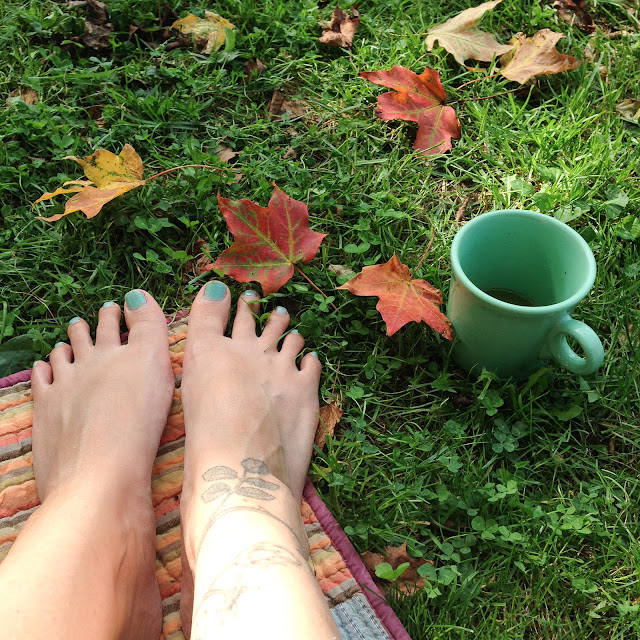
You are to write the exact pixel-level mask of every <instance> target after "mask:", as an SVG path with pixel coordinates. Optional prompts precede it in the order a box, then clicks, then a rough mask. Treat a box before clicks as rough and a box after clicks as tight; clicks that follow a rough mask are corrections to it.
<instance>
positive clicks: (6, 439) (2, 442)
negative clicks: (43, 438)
mask: <svg viewBox="0 0 640 640" xmlns="http://www.w3.org/2000/svg"><path fill="white" fill-rule="evenodd" d="M31 433H32V429H31V427H29V428H28V429H25V430H24V431H21V432H20V433H9V434H7V435H6V436H2V437H0V449H2V447H6V446H7V445H10V444H18V442H22V441H23V440H27V439H29V438H30V437H31Z"/></svg>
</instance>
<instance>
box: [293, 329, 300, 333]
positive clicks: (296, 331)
mask: <svg viewBox="0 0 640 640" xmlns="http://www.w3.org/2000/svg"><path fill="white" fill-rule="evenodd" d="M291 333H296V334H299V333H300V332H299V331H298V330H297V329H291Z"/></svg>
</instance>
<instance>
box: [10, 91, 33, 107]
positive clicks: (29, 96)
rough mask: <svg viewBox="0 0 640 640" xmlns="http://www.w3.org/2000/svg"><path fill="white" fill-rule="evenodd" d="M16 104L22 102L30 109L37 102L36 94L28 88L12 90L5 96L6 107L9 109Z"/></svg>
mask: <svg viewBox="0 0 640 640" xmlns="http://www.w3.org/2000/svg"><path fill="white" fill-rule="evenodd" d="M16 102H24V103H25V104H26V105H29V106H30V107H32V106H33V105H34V104H36V102H38V94H37V93H36V92H35V91H34V90H33V89H30V88H29V87H20V88H19V89H14V90H13V91H12V92H11V93H10V94H9V95H8V96H7V107H10V106H11V105H12V104H15V103H16Z"/></svg>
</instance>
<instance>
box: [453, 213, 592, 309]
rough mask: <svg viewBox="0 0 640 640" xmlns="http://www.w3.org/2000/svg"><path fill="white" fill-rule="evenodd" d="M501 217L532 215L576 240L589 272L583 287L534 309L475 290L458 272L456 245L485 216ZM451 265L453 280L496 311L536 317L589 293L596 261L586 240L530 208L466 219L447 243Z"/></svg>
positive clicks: (570, 306)
mask: <svg viewBox="0 0 640 640" xmlns="http://www.w3.org/2000/svg"><path fill="white" fill-rule="evenodd" d="M505 214H508V215H520V216H526V217H529V216H534V217H536V218H538V219H539V220H544V222H545V223H547V224H552V225H555V226H556V228H557V229H558V230H562V232H563V233H567V234H568V235H569V236H571V237H573V238H574V240H577V241H578V244H579V245H580V247H581V248H582V250H583V252H584V255H585V257H586V258H587V263H588V265H589V267H588V269H589V271H588V274H587V278H586V280H585V284H584V285H583V286H582V287H580V288H579V289H578V290H577V291H576V292H575V293H574V294H573V295H572V296H570V297H569V298H565V299H564V300H562V301H560V302H555V303H553V304H548V305H537V306H535V307H525V306H523V305H519V304H512V303H510V302H504V301H503V300H499V299H498V298H494V297H493V296H490V295H489V294H488V293H485V292H484V291H483V290H482V289H480V288H479V287H477V286H476V285H475V284H474V283H473V282H472V281H471V279H470V278H469V277H468V276H467V275H466V273H465V272H464V270H463V269H462V265H461V264H460V258H459V253H460V250H459V245H460V243H461V242H462V240H463V238H464V236H465V235H468V234H469V233H470V232H471V230H472V229H473V227H475V226H477V225H478V224H483V223H482V222H481V221H482V220H483V219H485V216H488V217H490V218H495V217H502V216H504V215H505ZM451 266H452V268H453V275H454V277H455V278H456V279H457V280H458V281H459V282H460V283H461V284H462V285H464V286H465V287H466V288H467V289H468V290H469V291H470V292H471V293H472V294H473V295H475V296H476V297H477V298H479V299H480V300H482V301H484V302H486V303H487V304H490V305H492V306H494V307H497V308H499V309H503V310H505V311H511V312H514V311H517V312H518V313H522V314H525V315H540V314H547V313H550V312H551V313H552V312H554V311H563V310H567V311H568V310H570V309H573V308H574V307H576V306H577V305H578V303H579V302H580V301H581V300H582V299H584V298H585V297H586V296H587V294H588V293H589V291H591V288H592V287H593V284H594V282H595V280H596V259H595V257H594V255H593V252H592V251H591V248H590V247H589V245H588V244H587V241H586V240H585V239H584V238H583V237H582V236H581V235H580V234H579V233H578V232H577V231H576V230H575V229H572V228H571V227H570V226H569V225H567V224H565V223H564V222H561V221H560V220H558V219H557V218H553V217H551V216H548V215H545V214H544V213H539V212H538V211H531V210H530V209H496V210H493V211H487V212H486V213H482V214H480V215H479V216H476V217H475V218H473V219H472V220H469V222H467V223H466V224H465V225H464V226H463V227H462V229H460V230H459V231H458V232H457V233H456V235H455V236H454V238H453V242H452V244H451Z"/></svg>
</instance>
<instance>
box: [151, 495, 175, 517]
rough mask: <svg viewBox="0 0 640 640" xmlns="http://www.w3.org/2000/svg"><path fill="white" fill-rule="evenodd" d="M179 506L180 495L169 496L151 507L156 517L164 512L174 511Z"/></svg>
mask: <svg viewBox="0 0 640 640" xmlns="http://www.w3.org/2000/svg"><path fill="white" fill-rule="evenodd" d="M179 508H180V497H179V496H171V497H170V498H167V499H166V500H162V501H161V502H159V503H158V504H157V505H156V506H155V507H154V509H153V513H154V515H155V516H156V518H161V517H162V516H164V515H165V514H167V513H169V512H171V511H176V509H179Z"/></svg>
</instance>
